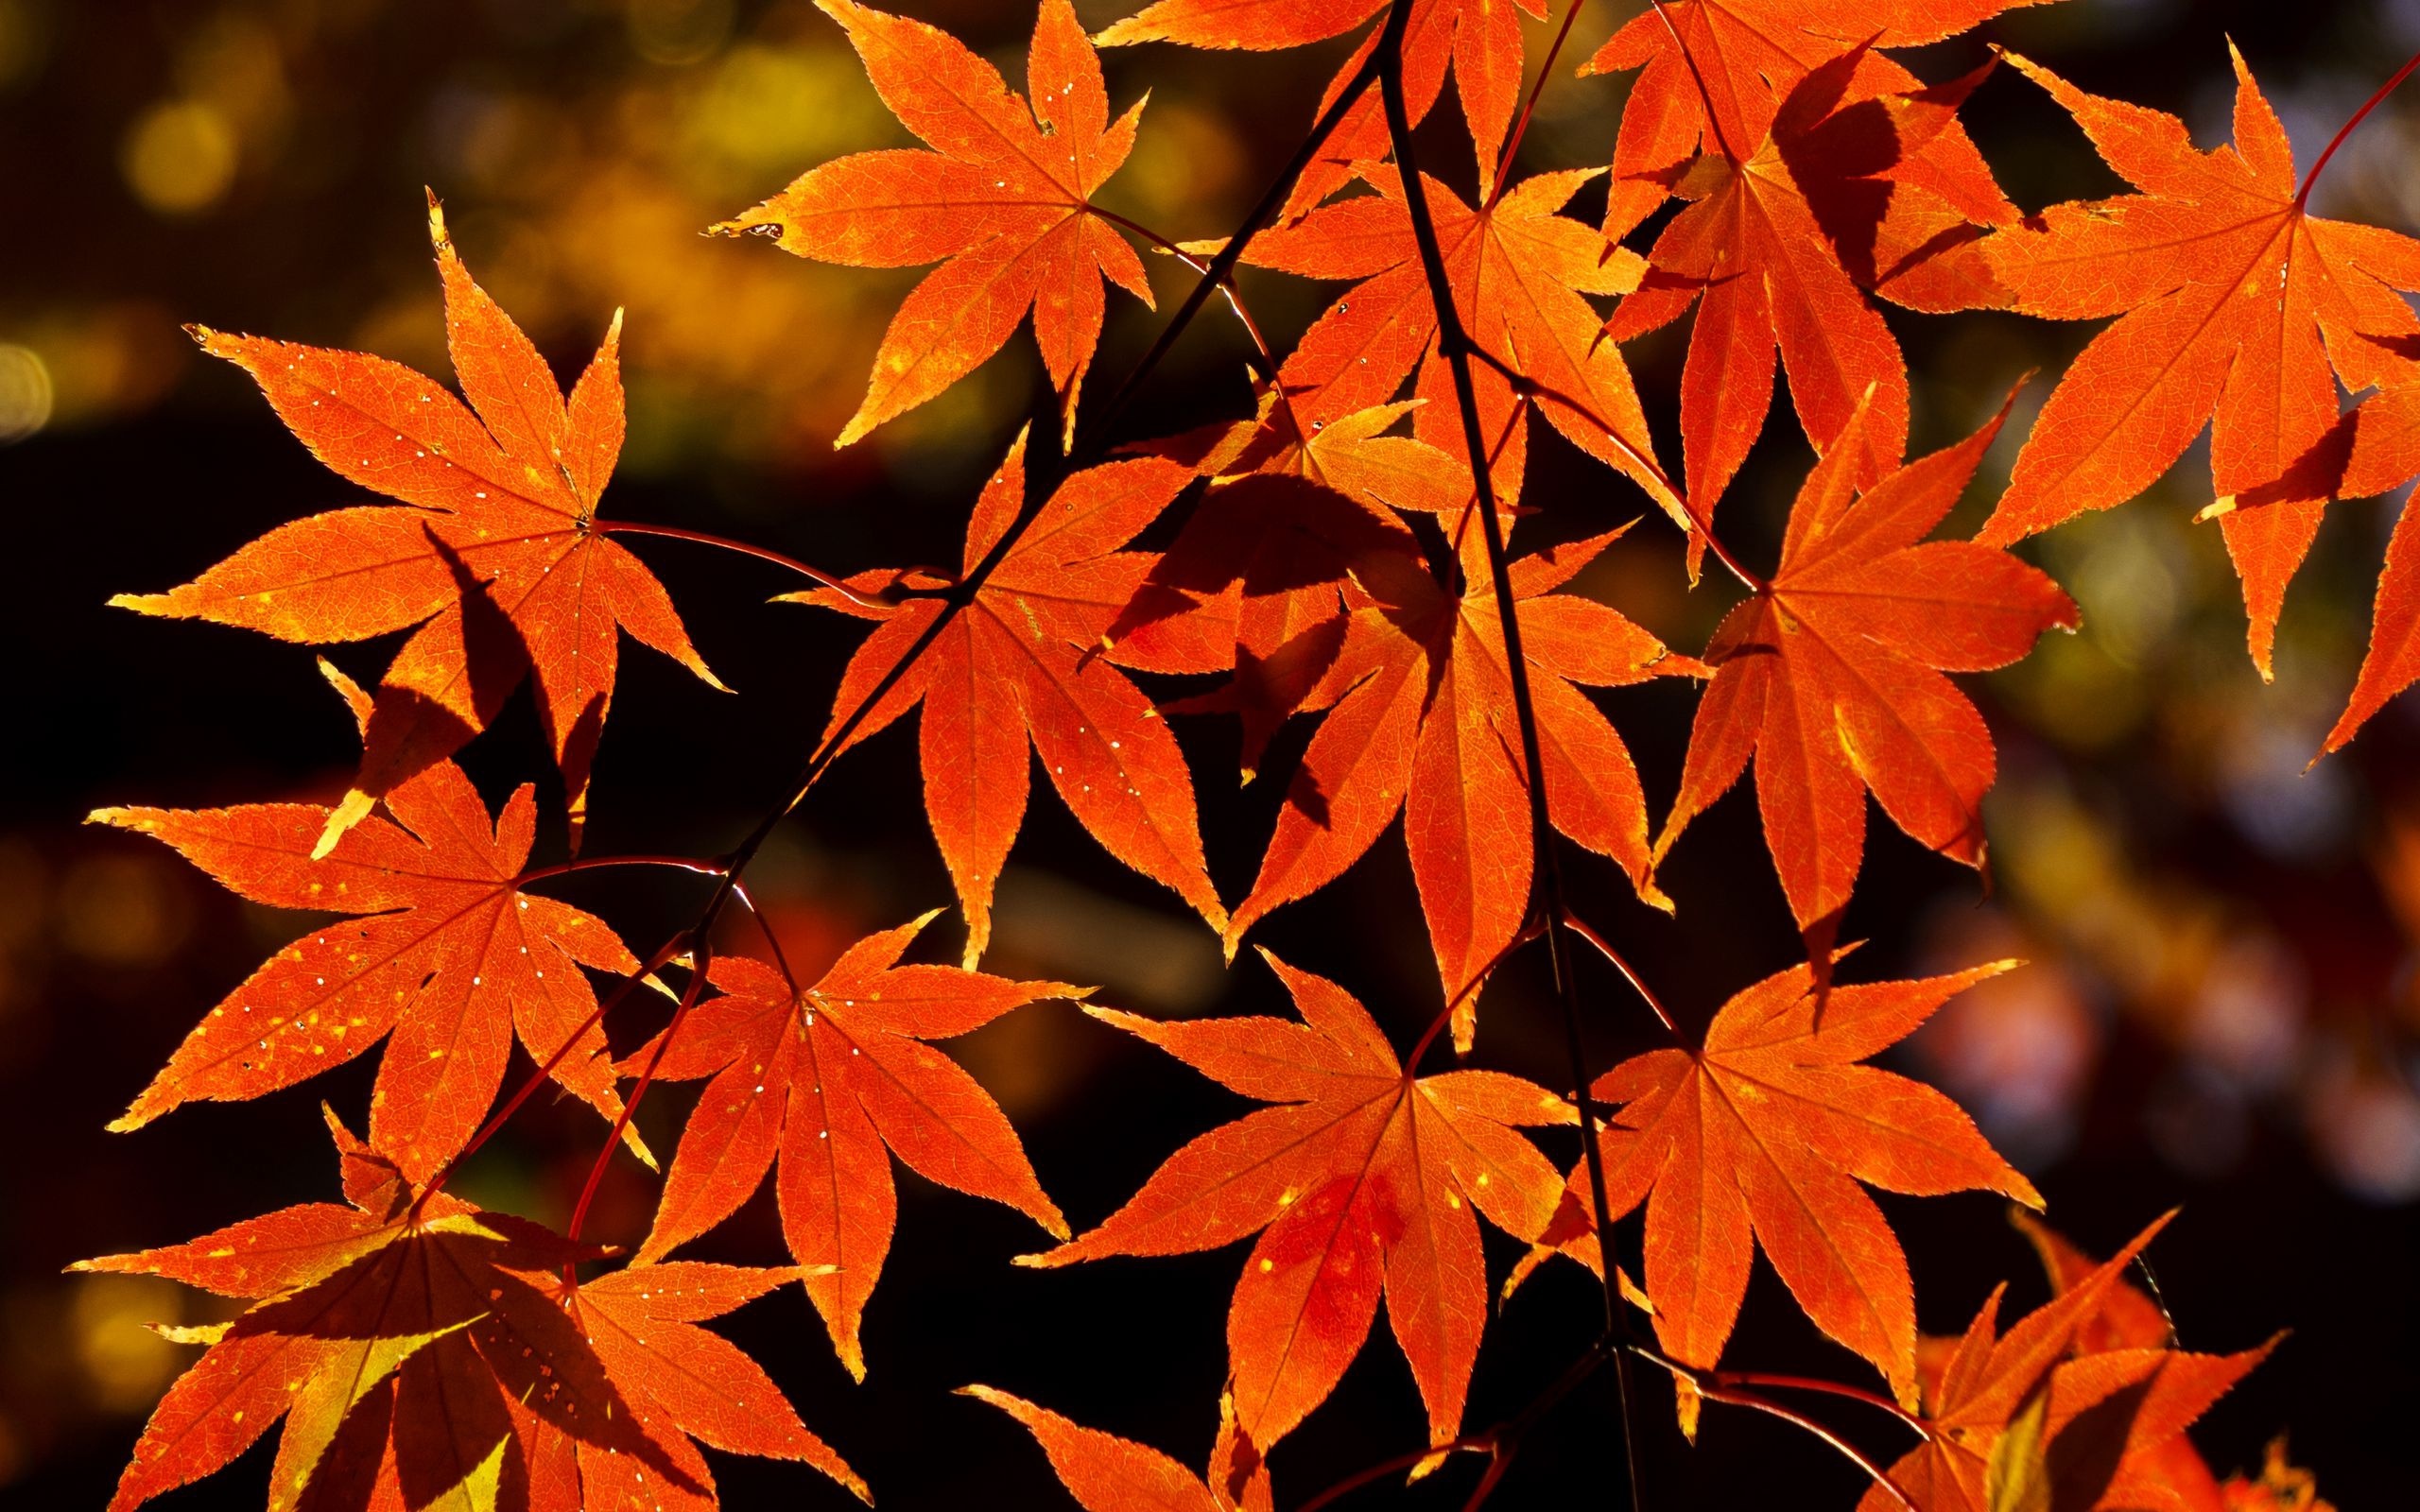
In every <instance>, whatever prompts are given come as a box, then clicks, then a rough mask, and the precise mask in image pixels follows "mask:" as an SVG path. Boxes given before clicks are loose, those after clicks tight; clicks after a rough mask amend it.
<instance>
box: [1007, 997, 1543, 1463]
mask: <svg viewBox="0 0 2420 1512" xmlns="http://www.w3.org/2000/svg"><path fill="white" fill-rule="evenodd" d="M1262 954H1263V956H1264V958H1265V959H1267V960H1268V961H1269V964H1270V966H1271V968H1272V969H1274V970H1275V971H1277V973H1278V974H1279V975H1280V976H1281V977H1282V978H1284V980H1285V982H1286V986H1287V988H1288V990H1289V991H1290V992H1291V993H1292V994H1293V998H1294V1005H1295V1007H1296V1008H1297V1009H1298V1010H1300V1012H1301V1013H1302V1016H1303V1021H1304V1022H1301V1023H1299V1024H1298V1023H1293V1022H1288V1021H1285V1020H1282V1019H1271V1018H1243V1019H1223V1020H1195V1021H1190V1022H1174V1023H1162V1022H1156V1021H1153V1020H1150V1019H1143V1018H1138V1017H1136V1016H1134V1015H1132V1014H1128V1013H1119V1012H1116V1011H1115V1010H1114V1009H1109V1008H1087V1009H1085V1010H1084V1011H1086V1012H1087V1013H1090V1014H1092V1015H1093V1016H1094V1017H1095V1018H1098V1019H1101V1020H1104V1021H1105V1022H1110V1023H1114V1024H1115V1025H1117V1026H1118V1027H1119V1028H1122V1029H1125V1030H1127V1031H1128V1032H1129V1033H1132V1034H1135V1035H1138V1036H1140V1037H1142V1038H1143V1039H1146V1040H1150V1041H1151V1042H1152V1043H1153V1044H1155V1045H1158V1046H1159V1047H1160V1048H1161V1049H1163V1050H1166V1051H1167V1052H1168V1053H1169V1054H1170V1055H1172V1056H1175V1057H1177V1058H1178V1059H1180V1060H1183V1061H1184V1062H1185V1063H1186V1064H1187V1065H1189V1066H1192V1067H1193V1068H1194V1069H1195V1070H1197V1071H1200V1072H1201V1073H1202V1074H1204V1075H1207V1076H1209V1077H1211V1078H1213V1079H1214V1080H1216V1081H1218V1082H1219V1083H1220V1084H1222V1085H1224V1086H1226V1087H1229V1088H1232V1089H1234V1090H1235V1091H1239V1092H1241V1093H1243V1094H1244V1095H1245V1096H1247V1097H1253V1098H1257V1099H1259V1100H1260V1101H1263V1102H1270V1103H1275V1104H1278V1105H1280V1106H1278V1107H1274V1108H1262V1109H1260V1110H1259V1111H1257V1112H1254V1113H1251V1114H1248V1115H1247V1116H1245V1117H1244V1118H1242V1119H1240V1120H1238V1121H1236V1123H1233V1124H1230V1125H1226V1126H1225V1127H1223V1128H1219V1129H1214V1130H1213V1131H1211V1132H1210V1133H1208V1134H1204V1135H1202V1136H1201V1138H1199V1139H1197V1140H1195V1141H1194V1142H1193V1143H1190V1144H1187V1145H1185V1146H1184V1148H1183V1149H1181V1150H1179V1151H1177V1152H1176V1154H1174V1155H1172V1156H1170V1157H1169V1158H1168V1160H1167V1164H1165V1165H1163V1166H1161V1167H1160V1169H1159V1172H1158V1174H1156V1175H1154V1176H1153V1177H1151V1179H1150V1181H1148V1182H1146V1183H1145V1184H1144V1187H1143V1190H1142V1191H1140V1192H1138V1193H1136V1194H1134V1196H1133V1197H1132V1199H1131V1200H1130V1201H1128V1202H1127V1204H1126V1205H1125V1206H1124V1207H1122V1208H1120V1209H1119V1210H1118V1211H1116V1212H1115V1213H1112V1214H1111V1215H1110V1216H1109V1217H1108V1218H1107V1219H1106V1220H1104V1221H1103V1222H1102V1223H1101V1225H1100V1226H1099V1227H1098V1228H1097V1229H1093V1230H1092V1231H1090V1232H1089V1233H1085V1234H1081V1235H1080V1236H1078V1237H1077V1238H1076V1240H1075V1241H1074V1242H1073V1243H1070V1244H1065V1245H1062V1246H1059V1247H1058V1248H1057V1249H1054V1250H1051V1251H1049V1252H1048V1253H1046V1254H1042V1255H1035V1256H1029V1257H1026V1258H1024V1259H1022V1260H1021V1261H1020V1262H1019V1263H1021V1264H1033V1265H1064V1264H1069V1263H1074V1262H1076V1261H1080V1260H1096V1259H1099V1258H1101V1257H1103V1256H1107V1255H1171V1254H1184V1253H1187V1252H1190V1251H1193V1250H1198V1249H1215V1248H1218V1247H1219V1246H1221V1245H1228V1244H1233V1243H1234V1242H1235V1241H1236V1240H1238V1239H1241V1238H1244V1237H1245V1236H1247V1235H1249V1234H1252V1233H1254V1232H1259V1233H1260V1240H1259V1242H1258V1243H1257V1244H1255V1245H1254V1246H1253V1252H1252V1258H1251V1259H1250V1260H1248V1261H1246V1262H1245V1263H1244V1272H1243V1278H1242V1280H1239V1281H1238V1282H1237V1283H1236V1295H1235V1302H1234V1305H1233V1307H1232V1308H1231V1309H1230V1311H1229V1313H1228V1314H1227V1354H1228V1365H1229V1370H1230V1372H1231V1374H1232V1376H1233V1378H1234V1383H1235V1385H1234V1391H1235V1402H1236V1425H1237V1426H1238V1427H1239V1428H1240V1429H1241V1431H1242V1432H1243V1434H1244V1435H1246V1436H1247V1437H1248V1438H1249V1439H1250V1440H1251V1442H1252V1443H1253V1444H1255V1445H1257V1446H1259V1447H1260V1449H1262V1450H1263V1451H1266V1450H1267V1449H1268V1448H1269V1447H1270V1446H1271V1445H1273V1444H1274V1443H1275V1442H1276V1441H1277V1440H1278V1439H1279V1438H1281V1437H1283V1436H1284V1435H1286V1434H1287V1433H1288V1432H1290V1431H1291V1430H1292V1429H1293V1427H1294V1425H1295V1424H1297V1423H1299V1422H1301V1421H1302V1420H1303V1418H1304V1417H1305V1415H1307V1414H1308V1413H1309V1412H1310V1411H1311V1409H1312V1408H1314V1407H1316V1406H1318V1405H1319V1404H1320V1403H1321V1402H1322V1400H1325V1399H1326V1397H1327V1394H1328V1393H1329V1392H1330V1391H1332V1390H1334V1389H1335V1387H1336V1383H1337V1381H1338V1379H1339V1378H1340V1377H1341V1376H1342V1375H1343V1374H1344V1367H1345V1366H1348V1365H1350V1364H1351V1363H1352V1361H1353V1357H1354V1356H1355V1355H1357V1354H1358V1353H1359V1352H1360V1350H1361V1345H1362V1343H1363V1341H1364V1340H1365V1339H1367V1338H1368V1337H1369V1332H1370V1325H1371V1323H1372V1322H1373V1321H1374V1319H1375V1317H1376V1315H1377V1309H1378V1297H1379V1295H1380V1293H1381V1291H1383V1292H1384V1293H1385V1295H1386V1297H1387V1315H1388V1317H1389V1318H1390V1319H1391V1320H1392V1323H1393V1325H1394V1333H1395V1339H1396V1341H1397V1342H1398V1343H1400V1344H1401V1345H1402V1346H1403V1350H1404V1355H1405V1357H1406V1358H1407V1359H1408V1360H1409V1361H1410V1363H1411V1371H1412V1376H1413V1379H1414V1380H1416V1381H1417V1382H1418V1383H1419V1384H1420V1395H1421V1400H1423V1401H1424V1402H1425V1403H1426V1406H1427V1409H1428V1430H1429V1435H1430V1438H1431V1439H1432V1441H1435V1442H1443V1441H1444V1440H1445V1439H1448V1438H1451V1437H1453V1436H1454V1434H1455V1432H1456V1430H1457V1428H1458V1426H1459V1425H1460V1423H1461V1416H1462V1399H1463V1395H1464V1393H1465V1391H1466V1390H1467V1388H1468V1386H1469V1383H1470V1373H1471V1365H1472V1362H1473V1361H1474V1360H1475V1359H1476V1358H1477V1356H1478V1343H1479V1334H1480V1332H1481V1331H1482V1330H1483V1329H1484V1328H1485V1326H1486V1321H1487V1283H1486V1262H1485V1259H1484V1257H1483V1256H1482V1255H1481V1254H1480V1251H1479V1231H1478V1220H1477V1219H1476V1218H1475V1217H1474V1216H1473V1213H1472V1210H1473V1209H1474V1208H1476V1209H1477V1210H1478V1211H1479V1212H1483V1213H1485V1214H1486V1215H1487V1217H1488V1219H1489V1220H1490V1221H1491V1222H1493V1223H1495V1225H1496V1226H1497V1227H1499V1228H1501V1229H1505V1230H1506V1231H1507V1232H1510V1233H1512V1234H1513V1235H1515V1236H1516V1237H1525V1238H1527V1237H1535V1236H1536V1235H1537V1233H1538V1232H1539V1231H1540V1230H1541V1229H1543V1227H1544V1226H1545V1224H1546V1222H1547V1218H1548V1217H1549V1216H1550V1215H1551V1214H1552V1212H1553V1211H1554V1203H1555V1195H1556V1191H1557V1187H1558V1182H1557V1179H1556V1177H1555V1174H1554V1167H1553V1166H1551V1165H1549V1164H1547V1160H1546V1157H1544V1156H1542V1155H1540V1154H1539V1153H1538V1151H1537V1149H1536V1147H1535V1146H1534V1145H1532V1144H1530V1142H1529V1141H1528V1140H1527V1139H1525V1138H1524V1137H1522V1136H1521V1135H1520V1134H1518V1133H1516V1132H1514V1130H1515V1129H1516V1128H1517V1127H1518V1126H1520V1125H1543V1124H1568V1123H1572V1122H1574V1121H1575V1118H1576V1116H1577V1115H1575V1114H1574V1113H1573V1112H1572V1110H1571V1108H1570V1106H1569V1105H1568V1104H1566V1103H1564V1101H1563V1100H1562V1099H1561V1098H1559V1097H1557V1096H1555V1095H1554V1094H1553V1093H1552V1092H1549V1091H1547V1090H1546V1089H1544V1088H1542V1087H1539V1086H1536V1085H1534V1084H1533V1083H1530V1082H1527V1081H1524V1080H1522V1079H1521V1078H1519V1077H1517V1076H1509V1075H1506V1074H1502V1073H1500V1072H1492V1071H1453V1072H1446V1073H1444V1074H1442V1075H1436V1076H1414V1075H1413V1074H1411V1072H1410V1071H1409V1070H1408V1069H1406V1068H1405V1066H1404V1065H1403V1063H1402V1062H1401V1061H1400V1060H1398V1059H1397V1058H1396V1057H1395V1053H1394V1048H1393V1047H1392V1045H1391V1044H1389V1043H1388V1041H1387V1037H1386V1035H1385V1034H1383V1033H1382V1032H1380V1030H1379V1028H1378V1026H1377V1024H1376V1022H1374V1021H1373V1020H1372V1019H1371V1017H1370V1014H1369V1010H1368V1009H1366V1008H1364V1007H1362V1006H1361V1005H1360V1004H1359V1003H1357V1002H1356V1001H1354V999H1353V998H1352V997H1351V996H1350V995H1349V994H1347V993H1346V992H1345V991H1344V990H1343V989H1342V988H1339V987H1338V986H1337V985H1336V984H1335V983H1333V982H1330V981H1327V980H1326V979H1325V978H1322V977H1318V976H1313V975H1311V974H1310V973H1309V972H1307V971H1295V970H1294V969H1293V968H1291V967H1288V966H1287V965H1285V964H1284V963H1283V962H1281V961H1279V960H1278V959H1277V958H1276V957H1275V956H1273V955H1269V954H1268V953H1267V952H1263V953H1262Z"/></svg>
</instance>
